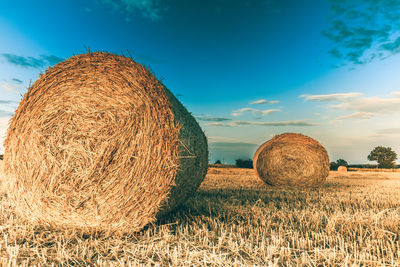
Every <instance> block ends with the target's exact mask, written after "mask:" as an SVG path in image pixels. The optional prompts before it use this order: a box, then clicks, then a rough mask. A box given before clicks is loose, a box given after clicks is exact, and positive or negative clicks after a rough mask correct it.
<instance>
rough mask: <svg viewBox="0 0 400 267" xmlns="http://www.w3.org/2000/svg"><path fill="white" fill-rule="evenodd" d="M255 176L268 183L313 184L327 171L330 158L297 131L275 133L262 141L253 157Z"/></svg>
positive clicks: (295, 185) (319, 183) (314, 141)
mask: <svg viewBox="0 0 400 267" xmlns="http://www.w3.org/2000/svg"><path fill="white" fill-rule="evenodd" d="M253 164H254V168H255V169H256V172H257V175H258V176H259V177H260V178H261V179H262V180H263V181H264V182H266V183H267V184H269V185H275V186H287V187H315V186H319V185H321V184H322V183H324V182H325V179H326V177H327V176H328V174H329V157H328V153H327V152H326V150H325V148H324V147H323V146H322V145H321V144H320V143H319V142H318V141H316V140H314V139H312V138H310V137H308V136H305V135H302V134H297V133H284V134H281V135H277V136H275V137H274V138H272V139H271V140H269V141H268V142H266V143H264V144H262V145H261V146H260V147H259V148H258V149H257V151H256V153H255V155H254V158H253Z"/></svg>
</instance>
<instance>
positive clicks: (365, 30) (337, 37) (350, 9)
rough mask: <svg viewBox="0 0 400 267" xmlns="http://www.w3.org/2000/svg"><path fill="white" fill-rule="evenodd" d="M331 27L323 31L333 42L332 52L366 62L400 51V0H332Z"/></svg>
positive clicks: (337, 56)
mask: <svg viewBox="0 0 400 267" xmlns="http://www.w3.org/2000/svg"><path fill="white" fill-rule="evenodd" d="M330 3H331V8H330V10H331V16H330V26H329V28H327V29H325V30H324V31H323V32H322V34H323V35H324V36H326V37H327V38H328V39H330V40H331V41H332V42H333V45H334V46H333V47H332V49H331V50H330V51H329V53H330V54H331V55H332V56H333V57H335V58H338V59H342V60H344V61H347V62H351V63H354V64H364V63H367V62H370V61H372V60H374V59H375V58H384V57H387V56H388V55H392V54H395V53H398V52H399V51H400V37H399V36H398V33H399V30H400V24H398V23H397V22H398V19H399V13H398V10H400V2H399V1H384V0H378V1H374V0H369V1H365V0H354V1H337V0H331V1H330Z"/></svg>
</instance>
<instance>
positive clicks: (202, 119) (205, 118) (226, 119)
mask: <svg viewBox="0 0 400 267" xmlns="http://www.w3.org/2000/svg"><path fill="white" fill-rule="evenodd" d="M196 119H198V120H199V121H213V122H220V121H230V120H231V119H229V118H223V117H211V116H196Z"/></svg>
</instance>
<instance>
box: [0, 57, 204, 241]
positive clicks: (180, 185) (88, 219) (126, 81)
mask: <svg viewBox="0 0 400 267" xmlns="http://www.w3.org/2000/svg"><path fill="white" fill-rule="evenodd" d="M4 145H5V160H4V165H5V166H4V167H5V173H6V175H7V179H8V188H9V189H8V190H9V196H10V198H11V200H12V201H13V203H14V204H15V207H16V211H17V212H18V214H20V215H21V216H23V217H24V218H26V219H27V220H28V221H30V222H32V223H41V224H46V225H48V226H53V227H61V228H63V227H73V228H76V229H80V230H82V231H83V232H93V231H104V232H112V233H114V234H116V233H132V232H136V231H139V230H140V229H142V228H143V227H144V226H145V225H147V224H149V223H152V222H154V221H155V220H156V218H157V216H159V215H160V214H165V213H167V212H169V211H171V210H172V209H174V208H176V207H177V206H178V205H180V204H181V203H182V202H183V201H185V200H186V198H187V197H189V196H190V195H191V194H193V193H194V191H195V190H196V189H197V187H198V186H199V185H200V183H201V182H202V181H203V179H204V176H205V174H206V172H207V161H208V150H207V140H206V137H205V135H204V133H203V131H202V130H201V128H200V126H199V125H198V124H197V122H196V121H195V119H194V118H193V117H192V116H191V115H190V113H189V112H188V111H187V110H186V109H185V108H184V107H183V106H182V104H181V103H179V101H178V100H177V99H176V98H175V97H174V96H173V94H172V93H171V92H170V91H169V90H168V89H167V88H165V86H164V85H163V84H162V83H161V82H159V81H158V80H157V79H156V78H155V77H154V75H153V74H152V73H151V72H150V71H149V70H148V69H146V68H145V67H143V66H142V65H140V64H138V63H136V62H134V61H133V60H132V59H131V58H127V57H124V56H119V55H115V54H110V53H106V52H94V53H93V52H89V53H86V54H81V55H77V56H73V57H71V58H69V59H68V60H66V61H64V62H61V63H59V64H57V65H56V66H54V67H53V68H49V69H48V70H47V71H46V73H45V74H43V75H41V77H40V78H39V79H38V80H37V81H36V82H35V83H34V84H33V85H32V86H31V87H30V88H29V89H28V92H27V93H26V94H25V96H24V98H23V99H22V101H21V102H20V104H19V107H18V108H17V110H16V112H15V114H14V116H13V117H12V119H11V122H10V126H9V129H8V132H7V137H6V140H5V143H4ZM188 151H189V152H188ZM188 155H190V156H191V157H187V156H188Z"/></svg>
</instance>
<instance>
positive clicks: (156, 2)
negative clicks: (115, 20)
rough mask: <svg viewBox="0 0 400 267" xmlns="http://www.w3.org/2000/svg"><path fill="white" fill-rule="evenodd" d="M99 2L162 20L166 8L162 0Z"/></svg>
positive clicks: (129, 12) (106, 0) (109, 0)
mask: <svg viewBox="0 0 400 267" xmlns="http://www.w3.org/2000/svg"><path fill="white" fill-rule="evenodd" d="M97 2H99V3H100V4H104V5H107V6H109V7H111V8H112V9H114V10H117V11H119V12H123V13H127V14H133V13H134V12H140V13H141V14H142V15H143V16H144V17H146V18H149V19H151V20H153V21H158V20H160V19H161V18H162V14H163V12H164V10H165V9H166V8H165V7H164V5H163V3H162V1H161V0H97Z"/></svg>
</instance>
